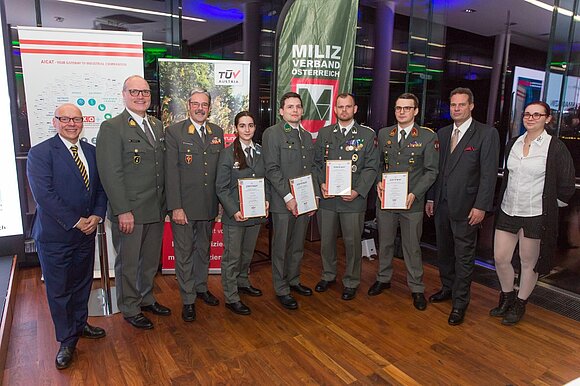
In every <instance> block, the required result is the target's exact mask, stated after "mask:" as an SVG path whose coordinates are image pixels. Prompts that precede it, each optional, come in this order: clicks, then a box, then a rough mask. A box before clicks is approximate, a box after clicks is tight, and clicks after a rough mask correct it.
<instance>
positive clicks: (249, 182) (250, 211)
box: [238, 178, 266, 218]
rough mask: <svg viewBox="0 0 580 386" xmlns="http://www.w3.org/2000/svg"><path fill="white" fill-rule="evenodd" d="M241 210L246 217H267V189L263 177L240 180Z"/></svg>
mask: <svg viewBox="0 0 580 386" xmlns="http://www.w3.org/2000/svg"><path fill="white" fill-rule="evenodd" d="M238 193H239V195H240V212H242V216H243V217H244V218H253V217H266V189H265V182H264V179H263V178H240V179H239V180H238Z"/></svg>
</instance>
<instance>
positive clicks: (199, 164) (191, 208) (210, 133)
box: [165, 119, 224, 221]
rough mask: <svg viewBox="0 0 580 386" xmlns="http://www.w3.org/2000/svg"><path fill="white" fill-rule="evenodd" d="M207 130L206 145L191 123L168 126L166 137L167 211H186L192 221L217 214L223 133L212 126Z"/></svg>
mask: <svg viewBox="0 0 580 386" xmlns="http://www.w3.org/2000/svg"><path fill="white" fill-rule="evenodd" d="M205 127H206V141H205V143H203V142H202V140H201V137H200V136H199V134H198V132H197V130H196V129H195V126H194V125H193V123H191V120H190V119H186V120H184V121H181V122H178V123H176V124H173V125H171V126H169V127H168V128H167V130H166V134H165V136H166V140H165V142H166V146H167V151H166V156H165V162H166V163H165V165H166V166H165V167H166V171H167V173H166V174H165V176H166V177H165V186H166V187H167V209H168V210H170V211H171V210H173V209H183V210H184V211H185V214H186V215H187V218H188V220H193V221H196V220H213V219H214V218H215V217H216V216H217V214H218V197H217V194H216V190H215V180H216V171H217V166H218V160H219V155H220V151H221V150H222V149H223V148H224V131H223V130H222V128H221V127H219V126H217V125H214V124H213V123H208V122H206V124H205Z"/></svg>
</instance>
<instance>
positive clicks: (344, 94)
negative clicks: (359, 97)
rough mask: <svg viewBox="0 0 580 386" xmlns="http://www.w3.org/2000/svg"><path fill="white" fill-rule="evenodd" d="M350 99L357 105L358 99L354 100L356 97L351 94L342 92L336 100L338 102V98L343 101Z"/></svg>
mask: <svg viewBox="0 0 580 386" xmlns="http://www.w3.org/2000/svg"><path fill="white" fill-rule="evenodd" d="M348 97H351V98H352V100H353V101H354V104H355V105H356V99H355V98H354V95H352V94H351V93H349V92H341V93H340V94H338V95H337V96H336V100H338V98H341V99H342V98H348Z"/></svg>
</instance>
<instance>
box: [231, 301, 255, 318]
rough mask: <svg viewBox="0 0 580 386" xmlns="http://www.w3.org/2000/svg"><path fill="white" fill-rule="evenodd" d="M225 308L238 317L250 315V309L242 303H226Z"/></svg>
mask: <svg viewBox="0 0 580 386" xmlns="http://www.w3.org/2000/svg"><path fill="white" fill-rule="evenodd" d="M226 308H228V309H230V310H232V312H234V313H235V314H238V315H250V314H251V313H252V311H251V310H250V307H248V306H246V305H245V304H244V303H242V302H235V303H226Z"/></svg>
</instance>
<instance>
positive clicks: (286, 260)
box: [262, 92, 319, 310]
mask: <svg viewBox="0 0 580 386" xmlns="http://www.w3.org/2000/svg"><path fill="white" fill-rule="evenodd" d="M303 112H304V110H303V109H302V100H301V99H300V95H298V94H296V93H294V92H288V93H286V94H284V95H283V96H282V98H281V100H280V115H281V116H282V121H280V122H279V123H277V124H275V125H274V126H270V127H268V128H267V129H266V130H265V131H264V134H263V136H262V146H263V150H264V164H265V168H266V179H267V180H268V183H269V184H270V187H271V199H270V213H272V222H273V233H274V234H273V236H272V252H271V257H272V281H273V283H274V291H275V292H276V296H277V298H278V300H279V301H280V303H281V304H282V306H283V307H285V308H287V309H290V310H294V309H297V308H298V302H297V301H296V299H294V297H293V296H292V295H290V290H292V291H294V292H296V293H298V294H300V295H303V296H310V295H312V290H311V289H310V288H308V287H306V286H304V285H302V284H301V283H300V262H301V261H302V256H303V255H304V239H305V237H306V230H307V228H308V217H309V216H312V215H313V214H314V213H315V212H310V213H308V214H302V215H298V208H297V204H296V199H295V198H294V196H293V195H292V193H291V191H290V182H289V179H291V178H296V177H301V176H304V175H306V174H310V173H312V171H313V161H314V144H313V143H312V135H310V133H309V132H307V131H306V130H304V128H303V127H302V126H301V125H300V120H301V119H302V113H303ZM314 189H315V192H317V191H318V188H317V184H314ZM317 195H319V194H317Z"/></svg>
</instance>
